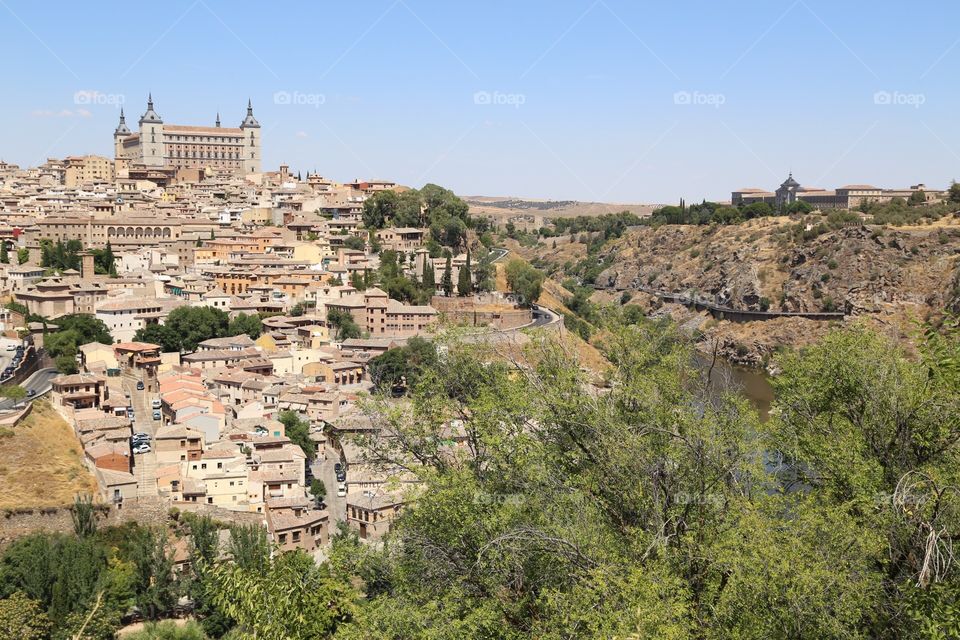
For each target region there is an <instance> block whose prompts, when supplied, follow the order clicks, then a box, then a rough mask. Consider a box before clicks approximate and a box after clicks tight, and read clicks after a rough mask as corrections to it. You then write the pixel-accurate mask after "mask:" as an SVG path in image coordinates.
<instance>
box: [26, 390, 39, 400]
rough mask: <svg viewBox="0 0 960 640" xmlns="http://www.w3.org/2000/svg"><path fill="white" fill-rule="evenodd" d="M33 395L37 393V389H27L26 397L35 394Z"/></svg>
mask: <svg viewBox="0 0 960 640" xmlns="http://www.w3.org/2000/svg"><path fill="white" fill-rule="evenodd" d="M35 395H37V390H36V389H27V397H28V398H32V397H33V396H35Z"/></svg>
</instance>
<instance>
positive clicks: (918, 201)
mask: <svg viewBox="0 0 960 640" xmlns="http://www.w3.org/2000/svg"><path fill="white" fill-rule="evenodd" d="M907 204H908V205H909V206H911V207H917V206H920V205H924V204H927V194H926V193H924V191H923V189H918V190H917V191H913V192H911V193H910V197H909V198H907Z"/></svg>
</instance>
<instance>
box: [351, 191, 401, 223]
mask: <svg viewBox="0 0 960 640" xmlns="http://www.w3.org/2000/svg"><path fill="white" fill-rule="evenodd" d="M399 203H400V197H399V196H398V195H397V192H396V191H391V190H387V191H378V192H376V193H374V194H373V195H372V196H370V197H369V198H367V199H366V200H365V201H364V203H363V213H362V214H361V219H362V220H363V226H365V227H366V228H367V229H383V228H384V227H385V226H386V225H387V223H388V222H389V221H390V220H392V219H393V218H394V217H395V216H396V215H397V210H398V208H399Z"/></svg>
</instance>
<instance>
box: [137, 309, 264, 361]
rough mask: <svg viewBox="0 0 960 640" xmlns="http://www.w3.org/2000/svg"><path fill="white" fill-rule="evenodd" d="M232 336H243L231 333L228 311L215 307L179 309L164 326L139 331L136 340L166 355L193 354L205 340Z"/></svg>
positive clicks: (147, 327) (152, 326) (150, 326)
mask: <svg viewBox="0 0 960 640" xmlns="http://www.w3.org/2000/svg"><path fill="white" fill-rule="evenodd" d="M235 322H236V321H235ZM248 323H249V324H255V323H253V322H252V321H250V320H247V319H245V320H243V321H241V322H240V324H238V325H234V327H235V328H237V329H239V328H241V326H246V325H247V324H248ZM228 335H239V332H238V333H237V334H231V333H230V318H229V316H228V315H227V313H226V312H225V311H223V310H221V309H215V308H214V307H177V308H176V309H174V310H173V311H171V312H170V313H169V315H167V319H166V321H165V322H164V324H163V325H156V324H155V325H147V326H146V327H144V328H143V329H140V330H138V331H137V333H136V339H137V340H142V341H144V342H151V343H153V344H159V345H160V346H161V347H163V350H164V351H182V352H192V351H196V349H197V345H198V344H199V343H201V342H203V341H204V340H210V339H211V338H222V337H224V336H228ZM258 335H259V334H258Z"/></svg>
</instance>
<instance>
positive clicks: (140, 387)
mask: <svg viewBox="0 0 960 640" xmlns="http://www.w3.org/2000/svg"><path fill="white" fill-rule="evenodd" d="M143 389H144V386H143V380H138V381H137V391H143Z"/></svg>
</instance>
